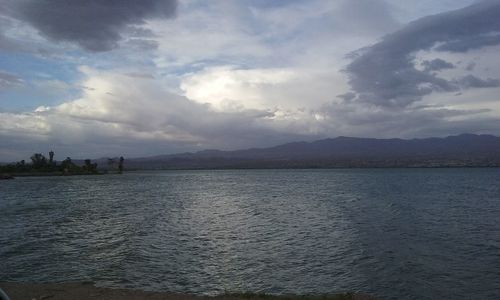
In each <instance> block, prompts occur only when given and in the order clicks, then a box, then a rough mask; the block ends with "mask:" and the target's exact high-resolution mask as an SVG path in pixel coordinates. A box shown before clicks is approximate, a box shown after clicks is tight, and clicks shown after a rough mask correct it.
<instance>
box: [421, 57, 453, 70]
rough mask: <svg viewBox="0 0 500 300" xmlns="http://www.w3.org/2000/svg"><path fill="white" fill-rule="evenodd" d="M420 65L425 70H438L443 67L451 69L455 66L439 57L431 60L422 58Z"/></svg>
mask: <svg viewBox="0 0 500 300" xmlns="http://www.w3.org/2000/svg"><path fill="white" fill-rule="evenodd" d="M422 66H423V67H424V69H425V70H426V71H440V70H444V69H453V68H454V67H455V66H454V65H453V64H452V63H450V62H447V61H445V60H442V59H440V58H436V59H433V60H424V61H423V62H422Z"/></svg>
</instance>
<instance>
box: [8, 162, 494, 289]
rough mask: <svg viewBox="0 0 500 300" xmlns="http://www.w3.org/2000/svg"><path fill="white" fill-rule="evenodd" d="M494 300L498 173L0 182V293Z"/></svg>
mask: <svg viewBox="0 0 500 300" xmlns="http://www.w3.org/2000/svg"><path fill="white" fill-rule="evenodd" d="M81 280H93V281H95V282H97V284H98V285H101V286H110V287H134V288H141V289H146V290H162V291H163V290H166V291H177V292H191V293H203V294H214V293H221V292H223V291H225V290H229V291H254V292H268V293H298V294H304V293H331V292H338V291H362V292H366V293H369V294H372V295H375V296H378V297H380V298H381V299H397V298H401V299H439V298H446V299H500V170H499V169H384V170H235V171H169V172H144V173H129V174H124V175H121V176H120V175H108V176H75V177H31V178H18V179H16V180H9V181H1V182H0V281H27V282H60V281H81Z"/></svg>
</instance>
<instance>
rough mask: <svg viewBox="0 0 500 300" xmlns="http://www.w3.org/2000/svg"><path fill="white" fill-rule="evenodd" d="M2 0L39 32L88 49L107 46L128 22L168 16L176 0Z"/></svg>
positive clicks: (118, 38) (101, 48)
mask: <svg viewBox="0 0 500 300" xmlns="http://www.w3.org/2000/svg"><path fill="white" fill-rule="evenodd" d="M5 1H6V2H4V6H7V8H8V12H9V13H10V14H12V16H13V17H15V18H17V19H20V20H23V21H26V22H28V23H29V24H31V25H32V26H34V27H35V28H36V29H38V30H39V31H40V33H41V34H43V35H45V36H47V37H48V38H50V39H52V40H55V41H68V42H73V43H76V44H78V45H79V46H81V47H82V48H84V49H86V50H89V51H107V50H111V49H113V48H115V47H117V43H118V41H119V40H120V39H121V38H122V32H123V30H125V29H126V28H127V26H128V25H140V24H143V23H144V21H145V20H146V19H148V18H155V17H159V18H168V17H172V16H173V15H174V14H175V11H176V7H177V1H176V0H106V1H100V0H19V1H9V0H5ZM5 3H7V5H6V4H5ZM136 33H137V30H136Z"/></svg>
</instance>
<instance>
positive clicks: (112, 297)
mask: <svg viewBox="0 0 500 300" xmlns="http://www.w3.org/2000/svg"><path fill="white" fill-rule="evenodd" d="M0 288H1V289H2V290H3V291H4V292H5V293H7V295H8V296H9V297H10V299H11V300H17V299H20V300H23V299H28V300H33V299H36V300H63V299H73V300H84V299H106V300H118V299H123V300H133V299H141V300H146V299H147V300H160V299H162V300H262V299H265V300H295V299H296V300H375V298H373V297H371V296H368V295H364V294H354V293H343V294H331V295H282V296H275V295H267V294H254V293H226V294H222V295H218V296H200V295H192V294H183V293H172V292H149V291H142V290H137V289H115V288H103V287H96V286H95V285H94V283H93V282H71V283H43V284H40V283H36V284H35V283H19V282H0Z"/></svg>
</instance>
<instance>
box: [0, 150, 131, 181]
mask: <svg viewBox="0 0 500 300" xmlns="http://www.w3.org/2000/svg"><path fill="white" fill-rule="evenodd" d="M54 155H55V153H54V151H50V152H49V158H48V159H47V158H46V157H45V156H44V155H43V154H42V153H35V154H33V155H32V156H31V157H30V159H31V162H26V161H25V160H24V159H23V160H21V161H19V162H16V163H11V164H7V165H0V174H2V173H3V174H11V175H14V176H29V175H40V176H44V175H89V174H100V173H99V171H98V169H97V163H92V161H91V160H90V159H85V160H83V161H79V162H77V163H75V162H74V161H73V160H71V158H70V157H67V158H66V159H65V160H63V161H61V162H59V163H58V162H57V161H55V160H54ZM110 160H111V159H110ZM111 161H112V160H111ZM124 161H125V159H124V158H123V156H122V157H120V161H119V165H118V172H119V173H120V174H121V173H123V164H124Z"/></svg>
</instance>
